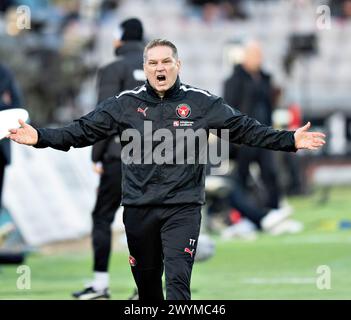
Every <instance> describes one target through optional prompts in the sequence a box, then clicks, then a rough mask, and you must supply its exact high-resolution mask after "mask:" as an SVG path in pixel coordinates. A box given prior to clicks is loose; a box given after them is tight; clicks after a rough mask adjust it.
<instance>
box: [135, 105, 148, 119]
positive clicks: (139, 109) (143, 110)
mask: <svg viewBox="0 0 351 320" xmlns="http://www.w3.org/2000/svg"><path fill="white" fill-rule="evenodd" d="M147 109H149V107H146V108H145V109H141V108H138V109H137V112H140V113H142V114H143V115H144V117H146V110H147Z"/></svg>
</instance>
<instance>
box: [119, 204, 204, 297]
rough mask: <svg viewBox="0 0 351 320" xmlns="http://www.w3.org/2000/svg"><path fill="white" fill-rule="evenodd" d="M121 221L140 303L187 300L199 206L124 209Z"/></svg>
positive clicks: (199, 222) (195, 245)
mask: <svg viewBox="0 0 351 320" xmlns="http://www.w3.org/2000/svg"><path fill="white" fill-rule="evenodd" d="M123 222H124V224H125V228H126V234H127V240H128V247H129V252H130V257H129V263H130V265H131V269H132V273H133V276H134V280H135V282H136V285H137V287H138V292H139V298H140V300H144V301H145V300H163V299H164V297H163V290H162V274H163V269H165V280H166V298H167V300H190V298H191V293H190V280H191V272H192V267H193V263H194V257H195V251H196V247H197V241H198V237H199V233H200V224H201V206H200V205H196V204H182V205H169V206H144V207H130V206H126V207H125V208H124V214H123Z"/></svg>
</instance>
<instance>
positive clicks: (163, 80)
mask: <svg viewBox="0 0 351 320" xmlns="http://www.w3.org/2000/svg"><path fill="white" fill-rule="evenodd" d="M156 78H157V82H158V83H159V84H163V83H164V82H165V81H166V76H165V75H158V76H157V77H156Z"/></svg>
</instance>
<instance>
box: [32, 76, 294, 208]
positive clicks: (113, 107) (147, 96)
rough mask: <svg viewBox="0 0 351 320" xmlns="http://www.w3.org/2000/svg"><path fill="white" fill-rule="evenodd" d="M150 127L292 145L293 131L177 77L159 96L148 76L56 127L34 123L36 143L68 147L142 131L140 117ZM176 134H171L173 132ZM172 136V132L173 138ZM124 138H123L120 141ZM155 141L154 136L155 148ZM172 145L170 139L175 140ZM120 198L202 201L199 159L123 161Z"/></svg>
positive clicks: (202, 169) (257, 143)
mask: <svg viewBox="0 0 351 320" xmlns="http://www.w3.org/2000/svg"><path fill="white" fill-rule="evenodd" d="M145 121H150V122H151V123H152V131H153V132H155V131H156V130H158V129H168V130H170V131H171V132H172V133H173V134H174V133H175V130H177V129H188V128H189V127H191V129H194V130H197V129H205V130H206V131H208V130H209V129H229V132H230V142H234V143H239V144H246V145H249V146H254V147H262V148H268V149H273V150H282V151H296V149H295V140H294V132H291V131H285V130H282V131H278V130H274V129H272V128H271V127H268V126H265V125H262V124H260V123H259V122H258V121H256V120H254V119H252V118H249V117H248V116H246V115H244V114H242V113H240V112H239V111H237V110H235V109H233V108H232V107H230V106H229V105H227V104H226V103H225V102H224V100H223V99H222V98H220V97H217V96H214V95H212V94H210V93H208V92H207V91H204V90H200V89H196V88H194V87H191V86H188V85H184V84H182V83H181V82H180V80H179V78H178V79H177V81H176V83H175V84H174V85H173V87H172V88H170V89H169V90H168V91H167V92H166V94H165V96H164V97H163V98H162V99H161V98H159V97H158V95H157V94H156V92H155V91H154V90H153V88H152V87H151V86H150V84H149V83H148V82H146V84H145V85H143V86H141V87H137V88H136V89H134V90H130V91H124V92H122V93H121V94H119V95H118V96H116V97H111V98H108V99H107V100H105V101H103V102H102V103H100V105H99V106H98V107H97V108H96V109H95V110H94V111H92V112H90V113H89V114H87V115H85V116H83V117H81V118H80V119H78V120H75V121H74V122H72V123H71V124H69V125H67V126H65V127H63V128H58V129H49V128H42V129H37V130H38V135H39V140H38V143H37V145H35V147H36V148H45V147H51V148H54V149H58V150H63V151H68V150H69V149H70V147H74V148H81V147H85V146H88V145H91V144H94V143H96V142H97V141H99V140H101V139H105V138H106V137H108V136H110V135H115V134H118V133H119V134H121V133H123V131H124V130H126V129H129V128H133V129H136V130H138V132H139V133H140V134H141V136H142V138H143V137H144V122H145ZM174 136H175V134H174ZM174 139H175V138H174ZM127 143H128V142H122V146H125V145H126V144H127ZM159 143H160V142H156V143H155V142H153V145H152V148H153V149H154V148H155V147H156V146H157V144H159ZM174 145H175V143H174ZM142 156H144V154H143V151H142ZM122 172H123V177H122V188H123V196H122V204H123V205H129V206H143V205H167V204H186V203H195V204H203V203H204V200H205V192H204V185H205V165H204V164H161V165H157V164H154V163H153V164H145V163H144V161H143V162H142V164H135V163H132V164H125V163H123V170H122Z"/></svg>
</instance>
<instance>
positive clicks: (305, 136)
mask: <svg viewBox="0 0 351 320" xmlns="http://www.w3.org/2000/svg"><path fill="white" fill-rule="evenodd" d="M310 127H311V123H310V122H308V123H307V124H306V125H305V126H303V127H301V128H299V129H297V130H296V131H295V134H294V137H295V147H296V149H308V150H317V149H319V148H320V147H322V146H323V145H324V144H325V140H324V138H325V134H324V133H322V132H308V129H309V128H310Z"/></svg>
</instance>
